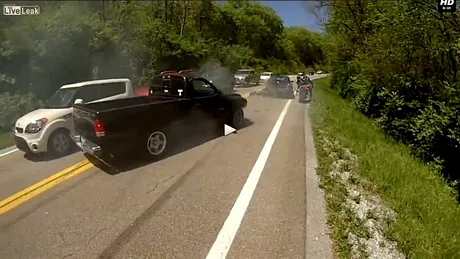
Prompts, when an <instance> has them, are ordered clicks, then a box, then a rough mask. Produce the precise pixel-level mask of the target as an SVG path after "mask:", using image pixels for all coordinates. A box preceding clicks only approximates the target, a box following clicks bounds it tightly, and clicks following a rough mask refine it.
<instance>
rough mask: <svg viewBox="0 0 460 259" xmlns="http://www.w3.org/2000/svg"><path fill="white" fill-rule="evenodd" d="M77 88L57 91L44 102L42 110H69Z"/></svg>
mask: <svg viewBox="0 0 460 259" xmlns="http://www.w3.org/2000/svg"><path fill="white" fill-rule="evenodd" d="M77 91H78V88H65V89H59V90H57V92H55V93H54V94H53V95H52V96H51V97H50V98H49V99H48V101H46V102H45V105H43V108H48V109H64V108H70V107H72V105H73V102H74V98H75V94H76V93H77Z"/></svg>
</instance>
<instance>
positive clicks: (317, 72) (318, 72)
mask: <svg viewBox="0 0 460 259" xmlns="http://www.w3.org/2000/svg"><path fill="white" fill-rule="evenodd" d="M316 74H319V75H320V74H324V72H323V71H321V70H318V71H316Z"/></svg>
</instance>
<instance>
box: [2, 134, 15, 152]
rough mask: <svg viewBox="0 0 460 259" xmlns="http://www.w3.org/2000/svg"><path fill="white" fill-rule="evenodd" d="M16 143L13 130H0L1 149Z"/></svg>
mask: <svg viewBox="0 0 460 259" xmlns="http://www.w3.org/2000/svg"><path fill="white" fill-rule="evenodd" d="M12 145H14V141H13V133H12V132H0V149H3V148H6V147H9V146H12Z"/></svg>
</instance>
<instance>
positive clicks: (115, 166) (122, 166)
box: [84, 119, 254, 175]
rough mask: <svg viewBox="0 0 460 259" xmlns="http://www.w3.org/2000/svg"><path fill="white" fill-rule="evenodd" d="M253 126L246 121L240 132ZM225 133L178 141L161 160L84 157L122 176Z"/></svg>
mask: <svg viewBox="0 0 460 259" xmlns="http://www.w3.org/2000/svg"><path fill="white" fill-rule="evenodd" d="M252 124H254V122H252V121H251V120H249V119H245V121H244V124H243V127H242V128H241V129H240V130H242V129H244V128H246V127H249V126H251V125H252ZM223 133H224V132H223V128H222V133H221V134H208V133H204V134H200V135H194V136H191V137H184V139H186V140H187V141H178V142H176V143H174V144H172V145H173V146H172V147H171V149H170V150H169V151H168V152H167V153H165V154H164V155H163V156H162V157H161V158H149V157H146V156H145V155H141V154H136V153H134V152H132V153H131V154H130V155H129V156H125V157H124V158H123V159H117V161H116V162H111V163H110V164H109V163H107V162H105V161H101V160H100V159H98V158H96V157H93V156H91V155H89V154H84V155H85V157H86V158H87V159H88V160H89V161H90V162H91V163H92V164H93V165H94V166H96V167H97V168H99V169H101V170H102V171H104V172H105V173H107V174H109V175H116V174H120V173H124V172H128V171H132V170H135V169H137V168H139V167H143V166H146V165H149V164H153V163H156V162H158V161H161V160H163V159H166V158H168V157H172V156H174V155H177V154H179V153H182V152H185V151H187V150H189V149H192V148H194V147H197V146H200V145H202V144H204V143H206V142H208V141H211V140H213V139H216V138H219V137H222V136H223Z"/></svg>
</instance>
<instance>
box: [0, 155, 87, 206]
mask: <svg viewBox="0 0 460 259" xmlns="http://www.w3.org/2000/svg"><path fill="white" fill-rule="evenodd" d="M92 167H94V165H93V164H91V163H90V162H89V161H88V160H84V161H82V162H80V163H77V164H75V165H73V166H71V167H69V168H66V169H64V170H62V171H60V172H59V173H56V174H54V175H52V176H50V177H48V178H46V179H44V180H42V181H40V182H38V183H36V184H34V185H32V186H30V187H27V188H26V189H24V190H22V191H20V192H17V193H15V194H13V195H11V196H10V197H8V198H6V199H4V200H2V201H0V215H2V214H4V213H6V212H8V211H10V210H12V209H14V208H16V207H17V206H19V205H21V204H23V203H24V202H26V201H28V200H30V199H32V198H34V197H36V196H38V195H39V194H41V193H43V192H45V191H47V190H49V189H51V188H53V187H54V186H56V185H58V184H60V183H62V182H64V181H66V180H68V179H70V178H72V177H74V176H76V175H79V174H81V173H83V172H85V171H87V170H88V169H90V168H92Z"/></svg>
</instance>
